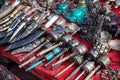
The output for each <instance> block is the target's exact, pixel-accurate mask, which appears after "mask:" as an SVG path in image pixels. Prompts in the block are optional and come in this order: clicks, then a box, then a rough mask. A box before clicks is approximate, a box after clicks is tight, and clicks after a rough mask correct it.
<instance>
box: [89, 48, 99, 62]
mask: <svg viewBox="0 0 120 80" xmlns="http://www.w3.org/2000/svg"><path fill="white" fill-rule="evenodd" d="M90 55H91V57H92V59H94V60H96V59H97V58H98V57H99V55H100V54H99V53H98V51H96V50H94V49H92V50H91V51H90Z"/></svg>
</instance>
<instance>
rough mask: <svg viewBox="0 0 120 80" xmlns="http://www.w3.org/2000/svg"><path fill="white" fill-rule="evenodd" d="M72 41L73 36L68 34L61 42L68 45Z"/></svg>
mask: <svg viewBox="0 0 120 80" xmlns="http://www.w3.org/2000/svg"><path fill="white" fill-rule="evenodd" d="M72 39H73V37H72V36H71V35H69V34H67V35H65V36H63V37H62V38H61V41H62V42H64V43H68V42H69V41H70V40H72Z"/></svg>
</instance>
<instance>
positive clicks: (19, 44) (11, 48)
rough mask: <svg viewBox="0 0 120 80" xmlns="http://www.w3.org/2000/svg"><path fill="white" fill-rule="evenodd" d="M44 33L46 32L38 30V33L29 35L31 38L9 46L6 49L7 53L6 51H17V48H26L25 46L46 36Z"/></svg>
mask: <svg viewBox="0 0 120 80" xmlns="http://www.w3.org/2000/svg"><path fill="white" fill-rule="evenodd" d="M44 32H45V31H43V30H40V29H38V30H37V31H35V32H34V33H32V34H31V35H29V36H28V37H26V38H25V39H23V40H21V41H19V42H16V43H13V44H11V45H9V46H8V47H7V48H6V49H5V51H6V50H14V49H17V48H19V47H22V46H24V45H27V44H29V43H31V42H33V41H34V40H36V39H38V38H39V37H40V36H41V35H43V34H44Z"/></svg>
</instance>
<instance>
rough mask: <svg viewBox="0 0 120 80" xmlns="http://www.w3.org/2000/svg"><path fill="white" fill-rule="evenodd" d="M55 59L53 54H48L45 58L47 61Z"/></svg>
mask: <svg viewBox="0 0 120 80" xmlns="http://www.w3.org/2000/svg"><path fill="white" fill-rule="evenodd" d="M53 57H54V54H53V53H52V52H50V53H48V54H47V55H46V56H45V59H46V60H47V61H49V60H51V59H52V58H53Z"/></svg>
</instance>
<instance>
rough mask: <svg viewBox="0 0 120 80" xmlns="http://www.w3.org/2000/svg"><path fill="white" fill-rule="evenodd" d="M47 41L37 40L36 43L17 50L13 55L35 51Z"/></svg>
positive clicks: (43, 39)
mask: <svg viewBox="0 0 120 80" xmlns="http://www.w3.org/2000/svg"><path fill="white" fill-rule="evenodd" d="M44 41H45V38H42V39H37V40H35V41H34V42H32V43H30V44H28V45H25V46H23V47H21V48H18V49H16V50H13V51H12V53H11V54H18V53H22V52H30V51H32V50H33V49H35V48H36V47H38V46H39V45H40V44H41V43H43V42H44Z"/></svg>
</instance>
